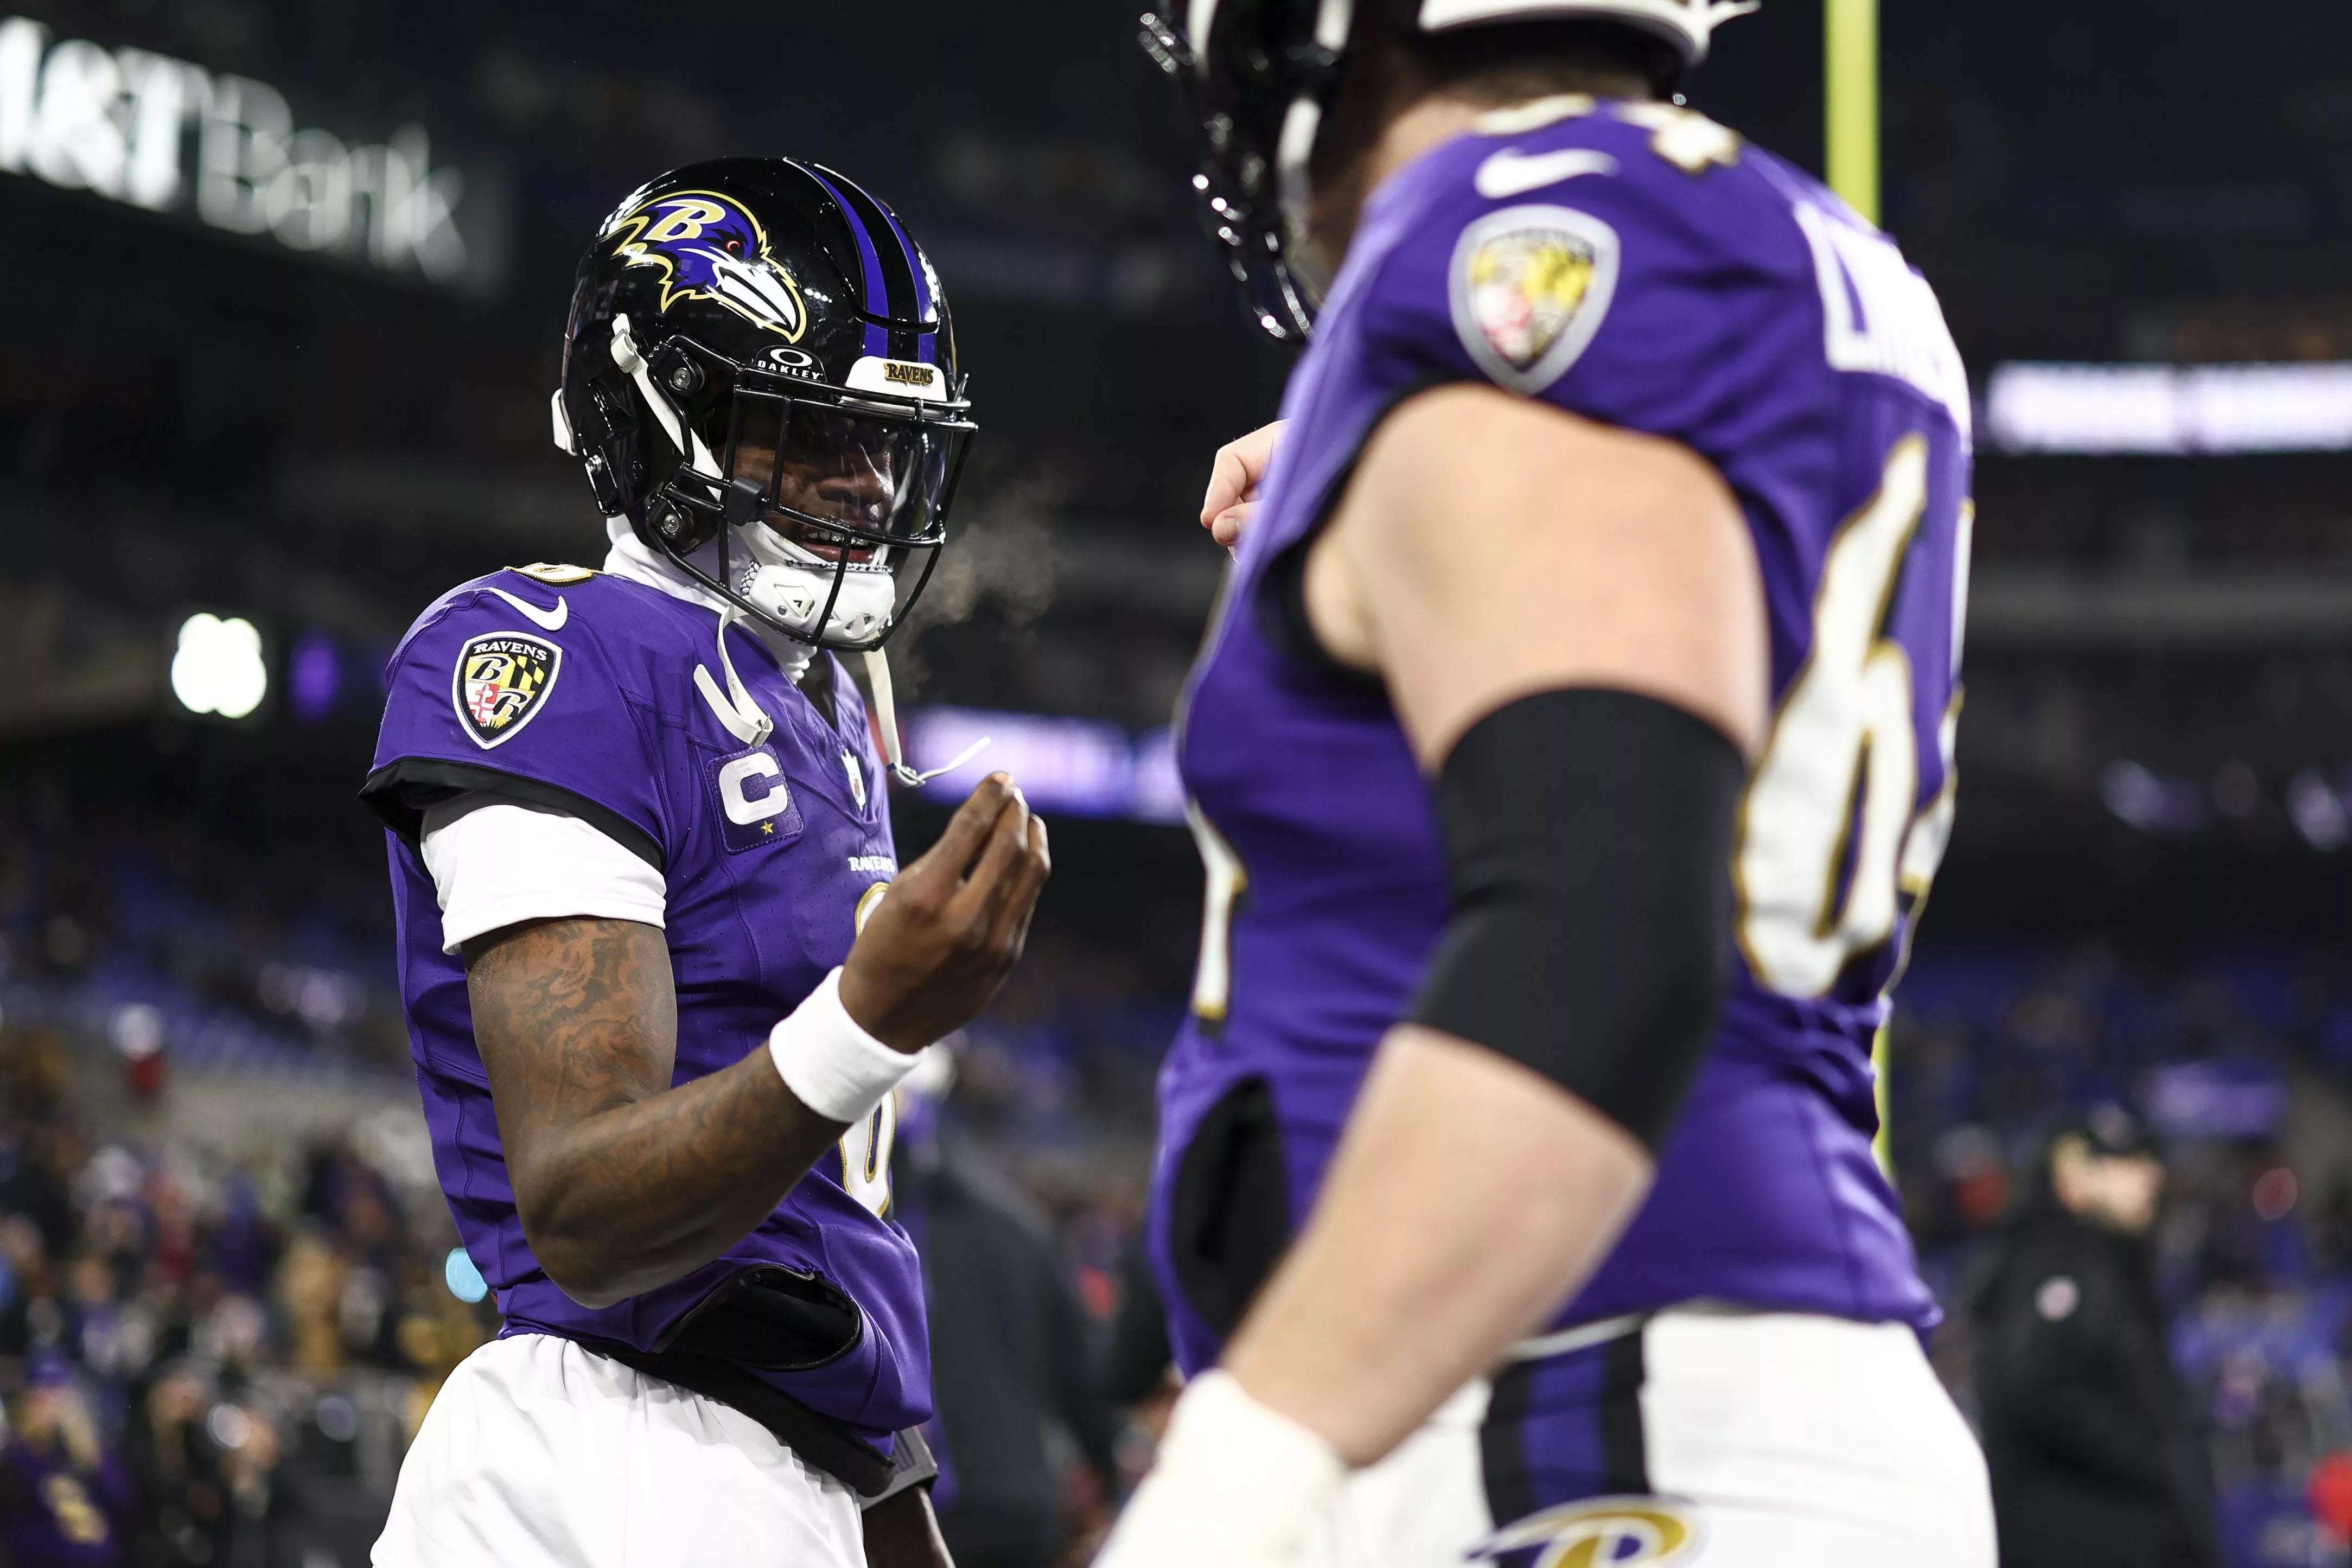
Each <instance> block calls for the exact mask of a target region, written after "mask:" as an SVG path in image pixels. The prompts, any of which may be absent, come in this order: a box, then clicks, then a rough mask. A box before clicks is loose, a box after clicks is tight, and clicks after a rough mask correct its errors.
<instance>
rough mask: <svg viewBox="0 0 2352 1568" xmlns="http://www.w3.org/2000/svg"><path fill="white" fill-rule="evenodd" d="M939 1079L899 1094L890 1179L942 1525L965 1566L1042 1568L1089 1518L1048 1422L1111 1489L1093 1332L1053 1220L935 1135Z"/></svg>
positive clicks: (1108, 1423)
mask: <svg viewBox="0 0 2352 1568" xmlns="http://www.w3.org/2000/svg"><path fill="white" fill-rule="evenodd" d="M931 1076H932V1075H929V1074H926V1073H924V1072H923V1071H922V1069H919V1077H923V1078H929V1077H931ZM930 1087H931V1086H930V1085H929V1084H919V1085H918V1086H917V1091H916V1092H915V1093H912V1094H909V1095H908V1097H907V1098H906V1099H905V1100H902V1102H901V1103H902V1105H903V1106H904V1107H905V1109H904V1110H902V1111H901V1120H900V1122H899V1133H898V1152H897V1157H896V1158H895V1159H894V1160H893V1162H892V1176H893V1180H892V1186H893V1191H894V1194H895V1198H894V1203H895V1205H896V1206H895V1208H894V1210H893V1212H894V1214H895V1215H897V1217H898V1219H899V1221H900V1222H901V1223H902V1224H904V1225H905V1226H907V1227H908V1231H909V1232H910V1233H911V1234H912V1235H913V1236H914V1237H915V1242H916V1245H917V1247H919V1249H920V1253H921V1257H922V1260H923V1283H924V1287H925V1294H926V1295H927V1297H928V1298H929V1306H930V1325H931V1392H932V1396H933V1400H934V1403H935V1404H936V1405H937V1406H938V1414H937V1416H936V1418H935V1419H934V1420H933V1422H932V1424H931V1425H930V1426H929V1427H927V1428H926V1429H925V1431H926V1435H927V1436H929V1437H930V1439H931V1444H932V1448H933V1452H934V1453H935V1455H936V1456H937V1458H938V1459H939V1461H940V1479H939V1482H938V1484H937V1487H936V1489H934V1492H933V1503H934V1505H935V1506H936V1508H937V1509H938V1512H939V1521H940V1533H941V1534H942V1535H943V1536H945V1538H946V1540H947V1543H948V1547H949V1550H950V1552H952V1553H953V1554H954V1558H955V1562H956V1568H1046V1565H1047V1564H1049V1563H1053V1562H1055V1560H1056V1559H1057V1558H1058V1557H1060V1555H1061V1554H1062V1552H1063V1551H1064V1549H1065V1548H1066V1545H1067V1544H1068V1542H1069V1541H1070V1539H1071V1537H1072V1535H1073V1532H1074V1526H1076V1525H1077V1524H1078V1523H1079V1522H1080V1521H1076V1520H1074V1519H1073V1518H1072V1517H1071V1512H1070V1510H1069V1508H1068V1506H1067V1503H1066V1494H1065V1490H1064V1485H1063V1479H1062V1477H1061V1475H1060V1474H1059V1473H1058V1472H1057V1469H1056V1468H1055V1462H1054V1458H1053V1447H1054V1445H1053V1443H1052V1441H1051V1440H1050V1439H1049V1438H1048V1436H1047V1433H1048V1431H1049V1429H1050V1428H1053V1427H1059V1428H1060V1429H1061V1430H1062V1432H1063V1433H1064V1434H1066V1437H1067V1439H1068V1441H1069V1442H1070V1443H1071V1444H1072V1445H1074V1446H1075V1447H1076V1451H1077V1457H1078V1458H1079V1460H1080V1461H1081V1462H1082V1463H1083V1464H1085V1465H1086V1466H1087V1468H1090V1469H1091V1470H1093V1472H1094V1474H1095V1479H1096V1481H1097V1487H1098V1489H1099V1490H1100V1491H1101V1493H1102V1495H1104V1496H1105V1497H1108V1493H1109V1489H1110V1488H1111V1487H1112V1486H1113V1484H1114V1482H1115V1477H1116V1468H1115V1466H1114V1464H1113V1460H1112V1444H1113V1440H1114V1437H1115V1436H1116V1432H1117V1426H1116V1423H1115V1421H1114V1418H1113V1416H1112V1413H1111V1409H1110V1405H1109V1404H1108V1401H1107V1400H1106V1399H1105V1398H1104V1396H1103V1393H1102V1388H1101V1382H1100V1378H1099V1376H1098V1373H1097V1347H1096V1345H1095V1340H1096V1338H1097V1331H1096V1329H1095V1326H1094V1325H1093V1324H1092V1323H1090V1322H1089V1321H1087V1316H1086V1309H1085V1308H1084V1307H1082V1306H1081V1305H1080V1304H1079V1302H1078V1299H1077V1293H1076V1290H1075V1289H1073V1288H1072V1286H1071V1283H1070V1279H1069V1276H1068V1273H1067V1271H1066V1269H1065V1268H1064V1267H1063V1263H1062V1259H1061V1258H1060V1256H1059V1254H1058V1253H1057V1252H1056V1250H1055V1246H1054V1243H1053V1240H1052V1238H1051V1237H1049V1236H1048V1234H1047V1233H1046V1230H1045V1226H1044V1224H1043V1222H1042V1221H1041V1220H1040V1219H1039V1218H1038V1217H1037V1216H1036V1215H1034V1214H1032V1213H1031V1212H1030V1211H1029V1208H1028V1205H1026V1204H1024V1202H1023V1201H1022V1200H1021V1198H1020V1197H1019V1196H1018V1195H1016V1194H1013V1193H1012V1192H1010V1191H1008V1190H1006V1189H1005V1188H1004V1187H1003V1185H1002V1184H1000V1183H998V1182H997V1181H996V1180H994V1179H993V1178H992V1177H991V1176H990V1175H989V1174H988V1173H986V1172H984V1171H982V1170H980V1169H978V1168H977V1167H975V1166H974V1165H972V1164H971V1163H970V1162H969V1161H968V1160H966V1159H965V1158H963V1157H962V1156H961V1153H960V1152H958V1151H957V1149H956V1148H955V1146H954V1143H953V1142H952V1141H951V1140H945V1141H943V1140H941V1139H940V1137H939V1136H938V1131H937V1118H936V1116H935V1114H933V1109H934V1108H933V1106H932V1105H930V1104H927V1103H925V1100H926V1097H925V1096H924V1095H923V1094H922V1093H921V1092H920V1091H921V1090H922V1089H925V1088H930ZM944 1088H945V1085H944V1084H939V1085H937V1087H936V1088H934V1089H932V1092H933V1093H937V1092H939V1091H940V1090H941V1089H944Z"/></svg>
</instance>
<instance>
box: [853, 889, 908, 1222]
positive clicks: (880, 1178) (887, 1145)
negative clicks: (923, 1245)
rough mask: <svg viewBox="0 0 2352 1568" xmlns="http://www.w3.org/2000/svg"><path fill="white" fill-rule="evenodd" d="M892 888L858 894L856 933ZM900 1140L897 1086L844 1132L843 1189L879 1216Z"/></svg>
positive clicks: (887, 1204) (887, 1209) (887, 1202)
mask: <svg viewBox="0 0 2352 1568" xmlns="http://www.w3.org/2000/svg"><path fill="white" fill-rule="evenodd" d="M889 891H890V884H889V883H887V882H877V883H875V884H874V885H873V886H872V887H870V888H868V889H866V891H865V892H863V893H861V894H859V895H858V899H857V910H856V913H855V914H854V915H852V916H851V917H850V921H851V926H852V929H853V931H855V932H856V933H860V934H862V933H863V932H864V931H865V930H866V921H869V920H871V919H873V918H874V906H875V905H877V904H878V903H880V902H881V901H882V900H884V899H885V898H886V897H887V896H888V894H889ZM897 1142H898V1090H897V1089H892V1090H891V1091H890V1092H889V1093H887V1094H886V1095H884V1096H883V1097H882V1103H881V1104H879V1105H877V1106H876V1107H875V1108H874V1110H873V1112H872V1114H870V1115H868V1116H867V1117H866V1119H865V1120H864V1121H858V1122H855V1123H853V1124H852V1125H851V1127H850V1129H849V1131H846V1132H845V1133H843V1134H842V1135H841V1190H842V1191H843V1192H845V1193H847V1194H849V1195H850V1196H851V1197H853V1198H856V1200H857V1201H858V1202H859V1203H860V1204H862V1205H865V1207H866V1210H867V1211H868V1212H869V1213H871V1214H873V1215H875V1216H876V1217H877V1218H878V1217H880V1216H881V1215H887V1214H888V1213H889V1212H890V1151H891V1149H892V1148H893V1147H894V1146H895V1145H896V1144H897Z"/></svg>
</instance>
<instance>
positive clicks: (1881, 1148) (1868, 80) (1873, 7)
mask: <svg viewBox="0 0 2352 1568" xmlns="http://www.w3.org/2000/svg"><path fill="white" fill-rule="evenodd" d="M1823 5H1824V6H1825V7H1826V9H1825V11H1824V12H1823V15H1822V37H1823V45H1824V47H1823V59H1822V85H1823V90H1822V108H1823V113H1824V117H1825V121H1826V123H1825V125H1824V127H1823V129H1824V132H1825V133H1826V134H1825V142H1826V145H1827V152H1828V158H1827V160H1826V162H1827V164H1828V171H1829V182H1830V188H1831V189H1832V190H1833V191H1835V192H1837V194H1838V195H1841V196H1843V197H1844V198H1845V201H1846V205H1849V206H1851V207H1853V210H1854V211H1856V212H1858V213H1860V214H1861V215H1862V216H1864V217H1866V218H1868V219H1869V220H1870V221H1871V222H1872V223H1876V222H1877V221H1878V194H1879V189H1878V187H1879V179H1878V123H1879V122H1878V0H1823ZM1870 1065H1871V1068H1873V1070H1874V1073H1875V1074H1876V1077H1877V1081H1878V1137H1877V1140H1876V1141H1875V1142H1874V1144H1873V1149H1874V1152H1876V1153H1877V1155H1878V1163H1879V1167H1880V1168H1881V1169H1882V1170H1884V1171H1885V1173H1887V1176H1888V1177H1889V1179H1892V1178H1893V1176H1894V1174H1895V1156H1894V1150H1893V1148H1892V1147H1891V1146H1890V1144H1889V1143H1888V1142H1887V1132H1886V1031H1885V1029H1884V1028H1881V1029H1880V1030H1879V1031H1878V1039H1877V1041H1876V1042H1875V1043H1874V1045H1873V1046H1872V1047H1871V1052H1870Z"/></svg>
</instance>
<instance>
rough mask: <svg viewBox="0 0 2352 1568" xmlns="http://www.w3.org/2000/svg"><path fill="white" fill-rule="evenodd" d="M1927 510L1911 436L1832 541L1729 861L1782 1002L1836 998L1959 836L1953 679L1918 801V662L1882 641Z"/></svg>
mask: <svg viewBox="0 0 2352 1568" xmlns="http://www.w3.org/2000/svg"><path fill="white" fill-rule="evenodd" d="M1926 513H1927V441H1926V440H1925V439H1924V438H1923V437H1919V436H1917V435H1911V436H1906V437H1903V439H1901V440H1900V441H1897V442H1896V443H1895V447H1894V449H1893V450H1892V451H1891V452H1890V453H1889V454H1888V455H1887V458H1886V467H1885V473H1884V475H1883V477H1882V479H1881V480H1880V483H1879V488H1878V493H1877V494H1876V495H1874V496H1873V497H1872V498H1871V499H1870V500H1869V501H1868V502H1867V503H1865V504H1864V506H1863V508H1862V509H1861V510H1859V511H1857V512H1855V513H1854V514H1853V516H1852V517H1850V518H1848V519H1847V520H1846V521H1845V523H1844V525H1843V527H1841V528H1840V529H1839V531H1838V533H1837V537H1836V538H1835V539H1834V540H1832V542H1831V544H1830V548H1829V552H1828V554H1827V556H1826V557H1825V559H1824V560H1823V562H1822V575H1821V582H1820V584H1819V586H1818V587H1817V589H1816V590H1815V593H1814V597H1813V640H1812V647H1811V651H1810V652H1809V653H1808V654H1807V655H1806V658H1805V662H1804V664H1803V666H1802V668H1800V669H1799V670H1798V672H1797V677H1796V679H1794V680H1792V681H1791V682H1790V685H1789V690H1788V693H1787V695H1786V696H1785V697H1783V698H1782V699H1781V701H1780V710H1779V711H1778V713H1776V714H1775V715H1774V717H1773V721H1772V732H1771V734H1770V736H1769V739H1768V740H1767V741H1766V742H1765V748H1764V754H1763V757H1762V760H1761V761H1759V763H1757V765H1756V771H1755V773H1754V774H1753V776H1752V777H1751V778H1750V779H1749V780H1748V789H1747V793H1746V794H1745V795H1743V796H1742V798H1741V800H1740V806H1739V829H1738V845H1737V848H1736V849H1735V850H1734V853H1733V858H1732V881H1733V888H1734V890H1735V892H1736V894H1737V896H1738V927H1737V934H1738V942H1739V951H1740V954H1741V956H1742V957H1744V958H1745V959H1746V960H1747V961H1748V971H1749V973H1752V974H1754V975H1755V976H1756V978H1757V979H1758V980H1759V981H1760V982H1762V983H1763V984H1765V985H1767V986H1768V987H1769V988H1770V989H1772V990H1774V991H1777V992H1779V993H1780V994H1782V995H1785V996H1792V997H1797V998H1800V999H1808V1000H1809V999H1812V998H1817V997H1820V996H1822V995H1825V994H1828V992H1829V991H1830V989H1831V988H1832V986H1834V985H1835V984H1837V981H1838V977H1839V976H1840V975H1841V974H1843V973H1844V972H1845V969H1846V966H1847V964H1848V963H1851V962H1852V961H1853V958H1854V957H1855V956H1856V955H1858V954H1861V953H1864V952H1870V951H1872V950H1873V949H1875V948H1877V947H1878V946H1880V945H1881V944H1883V943H1884V942H1886V941H1887V940H1888V938H1890V937H1891V936H1893V934H1894V932H1895V922H1896V921H1897V920H1898V919H1899V918H1900V917H1901V916H1902V915H1903V914H1904V913H1905V912H1906V910H1911V909H1916V907H1917V905H1918V903H1919V902H1920V901H1921V900H1925V899H1926V897H1927V889H1928V886H1929V884H1930V883H1931V882H1932V881H1933V880H1934V879H1935V875H1936V869H1937V866H1938V865H1940V864H1941V862H1942V860H1943V855H1944V847H1945V845H1946V844H1947V843H1948V841H1949V839H1950V836H1951V824H1952V806H1953V790H1954V784H1955V780H1956V776H1957V775H1956V771H1955V768H1954V751H1955V742H1956V741H1957V739H1958V720H1959V698H1958V684H1957V681H1956V682H1955V685H1954V688H1953V692H1954V695H1953V699H1952V702H1951V705H1950V706H1949V707H1948V709H1947V710H1945V712H1944V713H1943V714H1942V715H1941V717H1940V719H1939V721H1938V722H1937V734H1936V742H1937V751H1938V752H1939V754H1940V761H1941V762H1942V763H1943V772H1944V782H1943V787H1942V788H1941V789H1940V790H1938V791H1937V795H1936V798H1935V799H1934V800H1932V801H1930V802H1928V803H1927V805H1926V807H1925V808H1917V806H1916V803H1917V799H1918V793H1919V759H1918V750H1917V747H1918V742H1917V739H1916V727H1915V714H1914V711H1913V709H1914V703H1913V700H1912V689H1911V673H1912V671H1911V656H1910V655H1909V654H1908V653H1907V652H1906V651H1905V650H1904V647H1903V646H1902V645H1901V644H1900V643H1897V642H1895V640H1894V639H1892V638H1891V637H1887V636H1886V635H1885V628H1886V620H1887V616H1888V613H1889V611H1890V610H1891V609H1892V607H1893V603H1894V597H1895V586H1896V584H1897V583H1898V582H1899V581H1900V579H1901V574H1902V567H1903V562H1904V558H1905V556H1906V554H1908V552H1909V550H1910V545H1911V542H1912V539H1913V537H1914V536H1915V535H1916V533H1917V531H1918V527H1919V522H1920V520H1921V518H1923V517H1924V516H1925V515H1926ZM1969 521H1970V514H1969V510H1967V509H1965V508H1964V509H1963V510H1962V512H1961V516H1960V521H1959V535H1960V536H1959V538H1958V540H1957V541H1956V546H1957V547H1956V550H1955V557H1954V567H1955V573H1954V585H1953V605H1952V613H1953V633H1952V650H1951V651H1952V663H1953V668H1954V671H1955V674H1956V675H1957V671H1958V663H1959V644H1960V628H1961V625H1962V622H1961V619H1960V617H1961V616H1964V615H1965V614H1966V609H1965V598H1964V595H1966V593H1967V586H1968V578H1967V567H1968V542H1967V535H1968V532H1969ZM1849 867H1850V868H1851V872H1850V874H1848V875H1846V876H1844V877H1843V883H1844V895H1843V898H1841V897H1840V896H1839V884H1840V881H1841V875H1840V874H1841V873H1842V872H1846V871H1847V870H1848V868H1849ZM1896 972H1897V973H1899V972H1900V964H1899V963H1898V965H1897V966H1896ZM1893 983H1894V980H1893V977H1890V978H1889V980H1888V983H1887V984H1888V985H1889V986H1891V985H1892V984H1893Z"/></svg>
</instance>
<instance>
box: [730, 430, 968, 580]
mask: <svg viewBox="0 0 2352 1568" xmlns="http://www.w3.org/2000/svg"><path fill="white" fill-rule="evenodd" d="M735 423H736V429H735V431H734V439H733V441H732V442H730V451H729V458H728V477H729V478H730V479H749V480H751V482H752V483H754V484H757V485H759V486H760V487H761V490H762V493H763V495H764V496H765V499H766V505H767V510H768V511H769V512H770V513H771V516H770V517H769V519H768V521H770V523H771V524H772V525H773V526H775V527H777V528H778V529H779V530H780V531H782V532H783V533H784V534H785V535H786V537H788V538H793V539H795V540H797V541H798V542H802V543H826V542H842V540H843V539H844V538H845V539H846V540H854V541H860V542H866V543H871V544H901V543H916V542H928V541H929V540H931V539H935V538H936V537H937V536H938V534H939V533H940V527H941V523H942V507H943V504H944V502H945V500H946V499H947V494H948V488H949V485H950V482H951V481H952V479H954V476H955V468H956V460H957V458H959V457H960V456H961V449H962V444H963V440H964V437H967V436H969V435H970V433H971V431H970V427H969V426H962V425H959V424H949V423H946V422H940V421H923V420H919V419H915V418H910V417H908V416H904V415H898V414H876V413H863V412H859V411H857V410H856V408H855V407H843V406H837V405H830V404H824V403H814V402H803V401H801V400H799V399H796V398H771V397H762V396H758V395H738V397H737V398H736V421H735ZM836 530H837V531H838V536H836V537H834V538H828V537H826V536H828V535H835V531H836ZM812 533H813V534H814V535H816V537H814V538H810V537H805V536H807V535H810V534H812Z"/></svg>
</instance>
